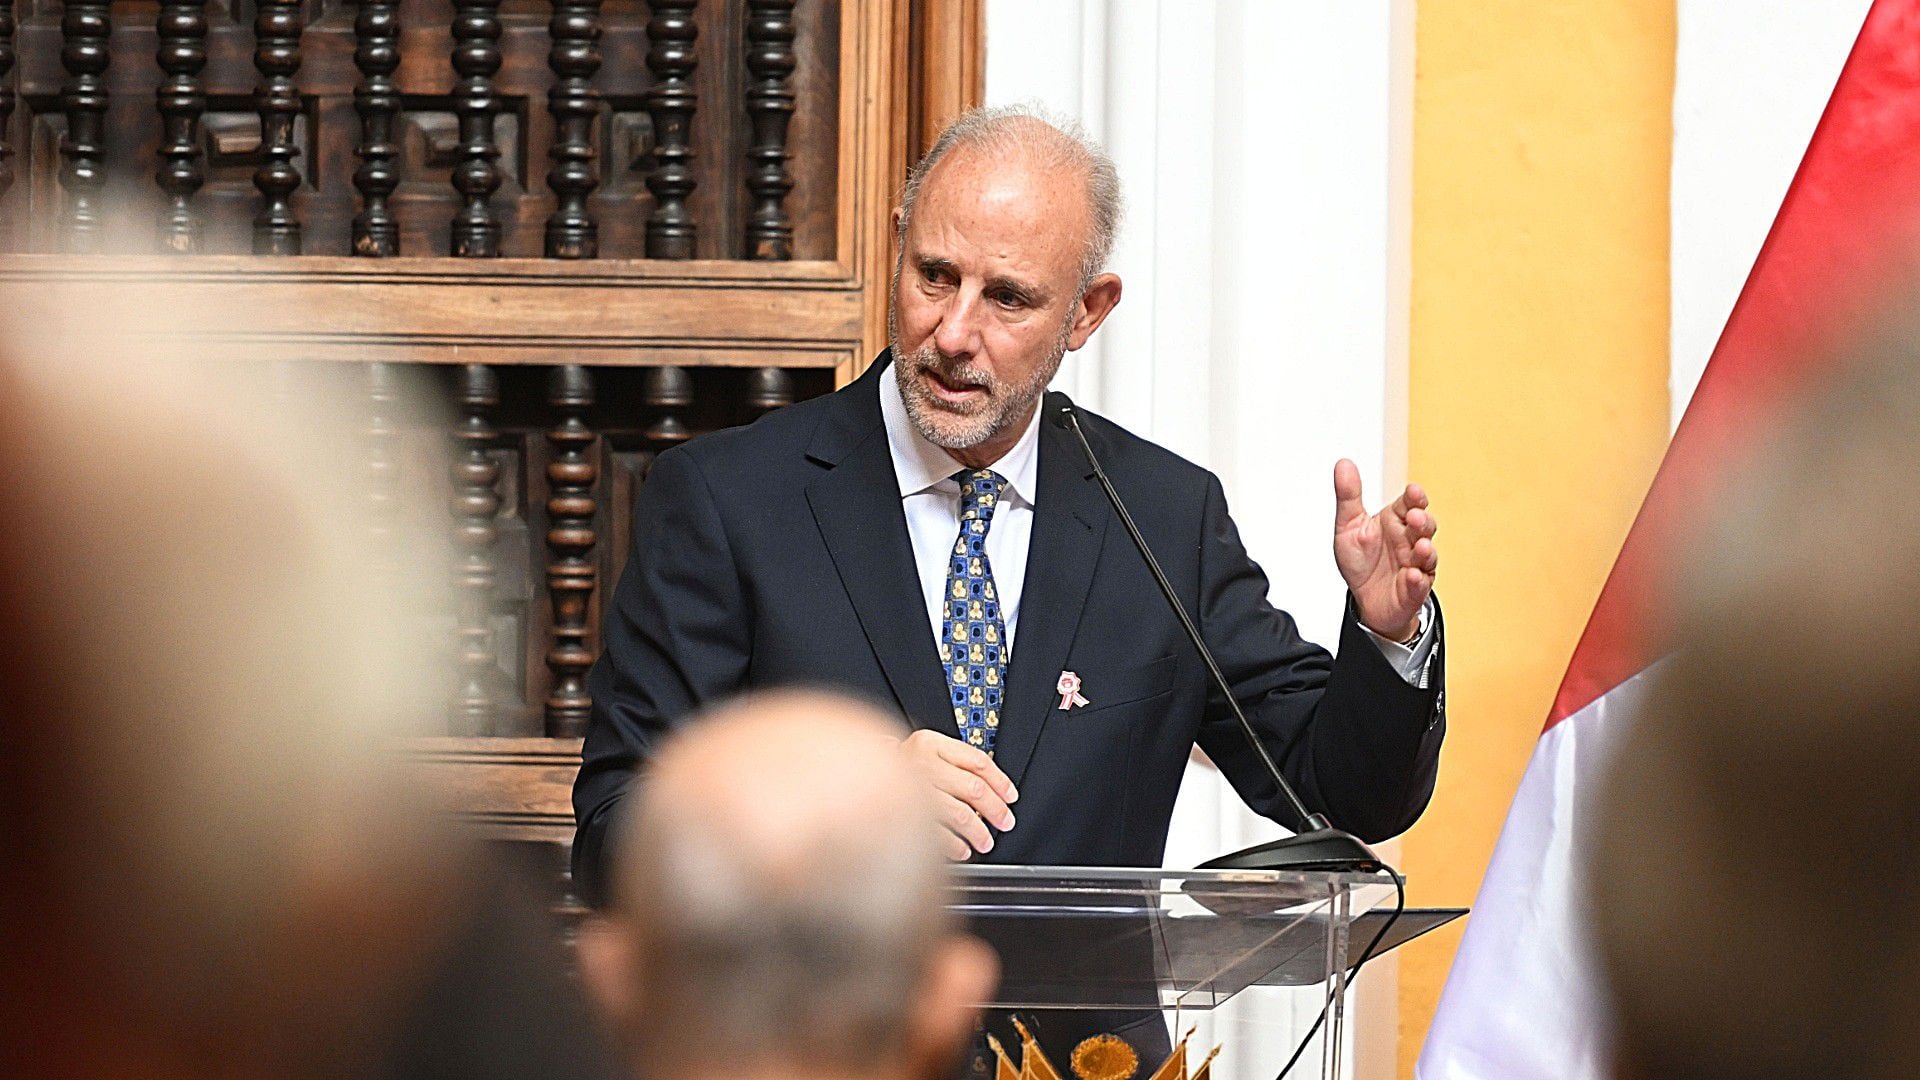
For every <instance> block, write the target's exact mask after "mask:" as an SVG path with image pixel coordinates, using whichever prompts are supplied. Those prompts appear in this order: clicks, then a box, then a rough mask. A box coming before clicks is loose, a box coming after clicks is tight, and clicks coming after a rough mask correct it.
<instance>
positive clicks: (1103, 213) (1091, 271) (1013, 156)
mask: <svg viewBox="0 0 1920 1080" xmlns="http://www.w3.org/2000/svg"><path fill="white" fill-rule="evenodd" d="M949 158H951V159H953V160H952V161H949V160H948V159H949ZM943 163H945V164H947V165H949V166H954V167H956V168H955V171H958V170H960V169H966V168H969V167H971V168H974V169H982V168H983V169H985V170H987V171H988V172H1002V171H1010V170H1021V171H1027V172H1031V173H1034V174H1037V175H1039V176H1042V177H1045V178H1047V179H1048V180H1049V181H1050V183H1048V184H1047V185H1045V186H1046V187H1048V188H1050V189H1051V190H1053V191H1054V192H1055V193H1056V194H1060V195H1064V196H1065V197H1064V198H1062V199H1060V201H1059V203H1058V205H1057V206H1050V207H1049V208H1048V209H1049V211H1050V212H1051V213H1052V214H1053V215H1054V217H1055V219H1056V221H1060V220H1062V219H1064V222H1065V223H1066V224H1067V226H1068V227H1070V228H1072V229H1073V230H1074V231H1075V233H1076V235H1077V236H1078V238H1079V250H1080V252H1081V257H1080V285H1081V287H1082V288H1085V287H1086V285H1087V284H1088V283H1089V282H1091V281H1092V280H1093V278H1094V276H1095V275H1096V274H1098V273H1100V271H1102V270H1105V269H1106V268H1107V262H1108V260H1109V259H1111V258H1112V257H1113V243H1114V239H1115V237H1117V236H1118V235H1119V232H1120V215H1121V198H1120V173H1119V170H1117V169H1116V168H1114V164H1113V158H1112V157H1110V156H1108V154H1107V152H1106V150H1105V149H1103V148H1102V147H1101V146H1100V144H1098V143H1096V142H1094V141H1093V140H1092V139H1089V138H1087V136H1086V135H1085V133H1083V132H1082V131H1081V130H1080V128H1079V125H1077V124H1074V123H1072V122H1070V121H1065V120H1058V119H1054V118H1051V117H1048V116H1047V115H1045V114H1044V113H1042V112H1041V111H1040V110H1038V109H1034V108H1031V107H1028V106H1025V105H1001V106H992V107H985V108H978V109H974V110H972V111H971V112H966V113H962V114H961V115H960V116H959V117H957V118H955V119H954V120H953V122H952V123H950V124H948V125H947V126H946V128H945V129H944V130H942V131H941V132H940V137H939V138H938V139H936V140H934V144H933V146H932V148H931V149H929V150H928V151H927V153H926V156H925V157H922V158H921V159H920V161H919V163H918V164H916V165H915V166H914V167H913V170H912V171H911V172H910V173H908V175H907V184H906V187H905V189H904V190H903V191H902V192H901V195H900V217H899V222H898V226H899V232H900V235H901V236H902V237H904V236H905V235H906V233H907V228H908V226H909V225H910V224H911V223H912V220H913V212H914V209H915V207H916V204H918V203H919V201H920V197H921V194H922V193H923V191H924V190H925V189H926V188H927V187H928V186H930V178H931V177H932V176H933V175H934V173H935V171H936V170H938V169H940V168H941V167H942V165H943ZM1062 180H1068V181H1077V183H1065V184H1063V183H1060V181H1062Z"/></svg>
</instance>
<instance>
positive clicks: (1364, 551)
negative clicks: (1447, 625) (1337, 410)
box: [1333, 458, 1440, 642]
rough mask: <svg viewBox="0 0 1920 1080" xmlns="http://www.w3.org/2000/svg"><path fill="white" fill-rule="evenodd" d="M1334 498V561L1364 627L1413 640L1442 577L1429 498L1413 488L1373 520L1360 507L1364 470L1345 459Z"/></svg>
mask: <svg viewBox="0 0 1920 1080" xmlns="http://www.w3.org/2000/svg"><path fill="white" fill-rule="evenodd" d="M1333 498H1334V510H1333V559H1334V562H1336V563H1338V564H1339V566H1340V576H1341V577H1343V578H1345V579H1346V580H1347V588H1348V590H1350V591H1351V592H1352V593H1353V603H1354V606H1355V607H1356V608H1358V609H1359V614H1360V622H1361V624H1362V625H1364V626H1365V627H1366V628H1367V629H1369V630H1371V631H1373V632H1374V633H1376V634H1379V635H1380V636H1381V637H1383V638H1386V639H1388V640H1390V641H1400V642H1404V641H1406V640H1408V639H1409V638H1411V637H1413V635H1414V631H1415V630H1417V629H1418V628H1419V618H1420V609H1421V607H1423V606H1424V605H1425V604H1426V602H1427V596H1428V594H1429V593H1431V592H1433V577H1434V575H1435V574H1437V573H1439V571H1440V552H1439V550H1438V549H1436V548H1435V547H1434V546H1433V535H1434V533H1436V532H1438V531H1439V529H1440V525H1439V523H1438V522H1436V521H1435V520H1434V519H1433V512H1432V511H1431V510H1429V509H1427V493H1426V492H1425V491H1422V490H1421V489H1420V485H1418V484H1408V485H1407V490H1405V491H1403V492H1401V493H1400V497H1399V498H1397V499H1395V500H1394V501H1393V502H1392V503H1390V504H1388V506H1387V507H1386V509H1384V510H1382V511H1380V512H1379V513H1378V514H1375V515H1373V516H1372V517H1368V516H1367V508H1366V504H1365V503H1363V502H1361V501H1360V468H1359V466H1357V465H1355V464H1354V463H1353V462H1351V461H1348V460H1347V459H1346V458H1341V459H1340V462H1339V464H1337V465H1335V466H1334V467H1333Z"/></svg>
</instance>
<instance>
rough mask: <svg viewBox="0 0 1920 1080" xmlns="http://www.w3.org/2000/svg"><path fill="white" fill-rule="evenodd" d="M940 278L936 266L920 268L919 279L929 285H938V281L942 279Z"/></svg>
mask: <svg viewBox="0 0 1920 1080" xmlns="http://www.w3.org/2000/svg"><path fill="white" fill-rule="evenodd" d="M942 276H943V275H942V274H941V273H940V268H939V267H937V266H923V267H921V268H920V277H921V279H922V280H924V281H925V282H926V283H927V284H929V285H938V284H940V279H941V278H942Z"/></svg>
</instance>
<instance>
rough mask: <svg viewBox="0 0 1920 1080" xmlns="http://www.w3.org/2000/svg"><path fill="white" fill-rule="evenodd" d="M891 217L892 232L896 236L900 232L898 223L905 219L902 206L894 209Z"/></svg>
mask: <svg viewBox="0 0 1920 1080" xmlns="http://www.w3.org/2000/svg"><path fill="white" fill-rule="evenodd" d="M891 217H892V219H893V231H894V232H895V233H896V234H898V233H899V232H900V222H901V221H903V220H905V218H906V208H905V207H903V206H896V207H894V208H893V213H892V215H891Z"/></svg>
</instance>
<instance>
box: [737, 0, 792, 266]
mask: <svg viewBox="0 0 1920 1080" xmlns="http://www.w3.org/2000/svg"><path fill="white" fill-rule="evenodd" d="M793 36H794V31H793V0H747V35H746V40H747V72H748V74H749V75H750V76H751V78H750V79H749V80H748V82H747V115H748V116H749V117H750V118H751V119H752V122H753V145H752V146H751V147H749V148H748V150H747V164H748V171H747V191H748V192H749V193H750V194H751V196H752V199H753V212H752V214H751V215H750V216H749V217H748V218H747V257H748V258H750V259H791V258H793V219H792V218H790V217H788V216H787V208H786V198H787V193H788V192H790V191H792V190H793V174H792V173H791V172H789V171H788V170H787V125H788V122H789V121H791V120H792V119H793V104H794V93H793V87H792V86H791V85H790V82H789V80H791V79H792V77H793V69H794V67H795V65H796V63H797V60H796V59H795V57H794V52H793Z"/></svg>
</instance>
